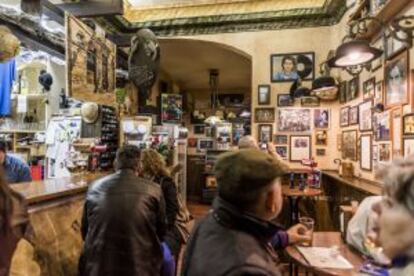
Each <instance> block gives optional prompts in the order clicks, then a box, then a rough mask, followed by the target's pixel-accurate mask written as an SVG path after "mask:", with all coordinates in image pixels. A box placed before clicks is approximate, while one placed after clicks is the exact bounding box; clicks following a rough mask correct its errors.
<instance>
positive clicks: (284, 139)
mask: <svg viewBox="0 0 414 276" xmlns="http://www.w3.org/2000/svg"><path fill="white" fill-rule="evenodd" d="M273 141H274V143H275V144H276V145H287V143H288V136H287V135H280V134H276V135H275V138H274V140H273Z"/></svg>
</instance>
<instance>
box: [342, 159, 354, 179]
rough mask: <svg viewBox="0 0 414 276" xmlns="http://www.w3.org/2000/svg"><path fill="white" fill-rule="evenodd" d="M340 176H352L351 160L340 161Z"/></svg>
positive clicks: (352, 166)
mask: <svg viewBox="0 0 414 276" xmlns="http://www.w3.org/2000/svg"><path fill="white" fill-rule="evenodd" d="M341 166H342V177H348V178H351V177H354V165H353V164H352V163H351V162H342V163H341Z"/></svg>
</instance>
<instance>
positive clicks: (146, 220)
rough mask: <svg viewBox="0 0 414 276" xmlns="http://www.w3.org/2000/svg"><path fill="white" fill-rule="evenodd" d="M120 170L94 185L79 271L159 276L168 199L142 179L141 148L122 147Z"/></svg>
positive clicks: (85, 216)
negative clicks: (140, 175)
mask: <svg viewBox="0 0 414 276" xmlns="http://www.w3.org/2000/svg"><path fill="white" fill-rule="evenodd" d="M115 167H116V170H117V171H116V173H114V174H111V175H109V176H106V177H104V178H101V179H99V180H97V181H95V182H94V183H93V184H92V186H91V187H90V188H89V190H88V193H87V196H86V202H85V207H84V211H83V218H82V228H81V231H82V237H83V239H84V240H85V243H84V247H83V252H82V254H81V258H80V260H79V274H80V275H88V276H95V275H96V276H98V275H99V276H102V275H105V276H110V275H114V276H115V275H116V276H118V275H129V276H133V275H140V276H146V275H160V271H161V264H162V261H163V253H162V248H161V241H162V240H163V238H164V234H165V229H166V223H165V202H164V198H163V193H162V191H161V189H160V187H159V185H156V184H155V183H153V182H151V181H149V180H146V179H143V178H140V177H138V176H137V175H138V168H139V149H138V148H137V147H135V146H124V147H122V148H120V149H119V150H118V152H117V154H116V159H115Z"/></svg>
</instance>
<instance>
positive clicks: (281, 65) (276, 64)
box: [270, 52, 315, 82]
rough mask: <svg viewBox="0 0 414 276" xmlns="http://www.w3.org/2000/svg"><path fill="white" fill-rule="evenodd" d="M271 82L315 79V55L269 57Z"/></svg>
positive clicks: (300, 54)
mask: <svg viewBox="0 0 414 276" xmlns="http://www.w3.org/2000/svg"><path fill="white" fill-rule="evenodd" d="M270 60H271V62H270V72H271V74H270V79H271V81H272V82H285V81H295V80H297V79H299V78H300V79H301V80H313V79H314V77H315V62H314V61H315V53H313V52H309V53H287V54H273V55H271V56H270Z"/></svg>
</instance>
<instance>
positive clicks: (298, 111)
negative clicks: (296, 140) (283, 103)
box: [277, 108, 312, 132]
mask: <svg viewBox="0 0 414 276" xmlns="http://www.w3.org/2000/svg"><path fill="white" fill-rule="evenodd" d="M311 117H312V116H311V110H310V109H307V108H283V109H279V110H278V121H277V127H278V131H281V132H303V131H310V130H311V122H312V121H311Z"/></svg>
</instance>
